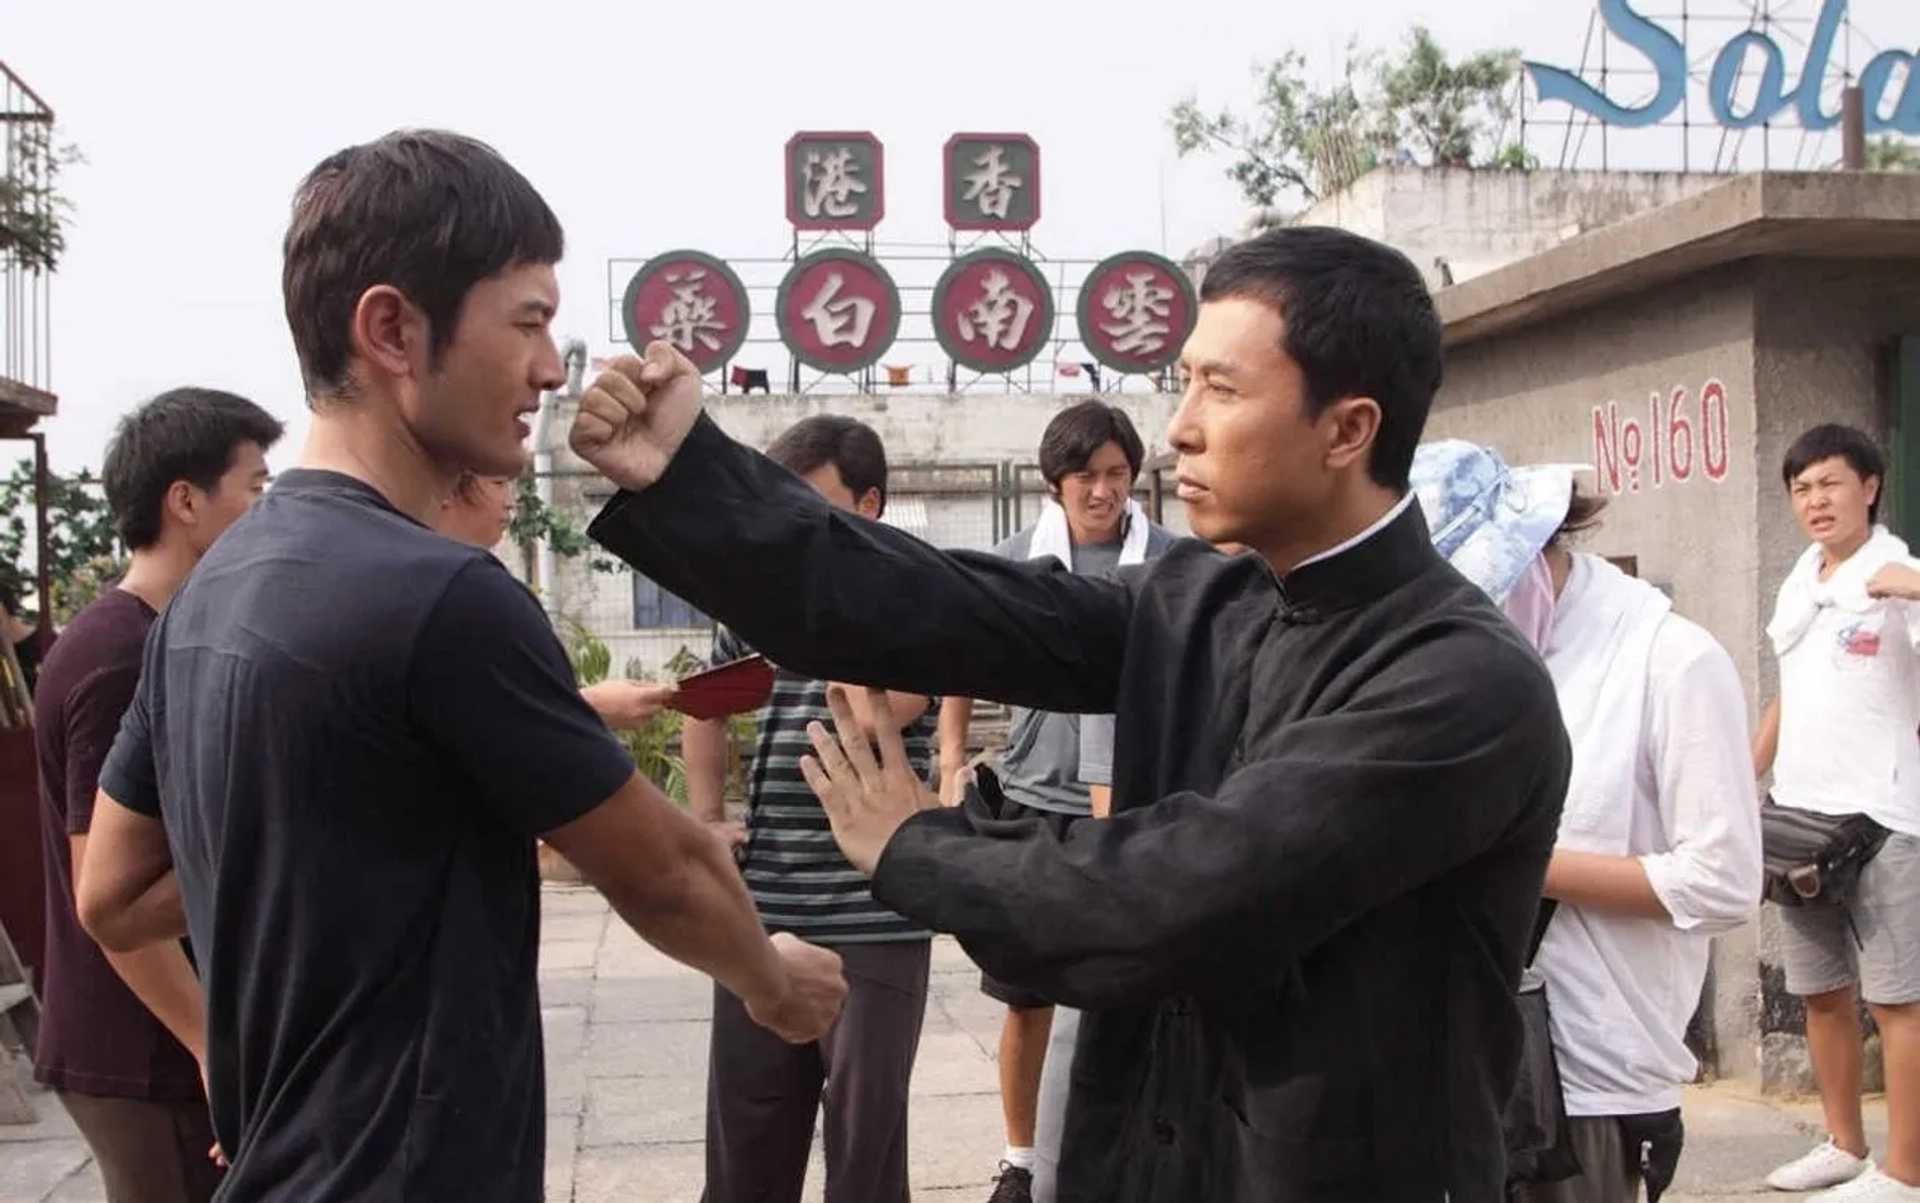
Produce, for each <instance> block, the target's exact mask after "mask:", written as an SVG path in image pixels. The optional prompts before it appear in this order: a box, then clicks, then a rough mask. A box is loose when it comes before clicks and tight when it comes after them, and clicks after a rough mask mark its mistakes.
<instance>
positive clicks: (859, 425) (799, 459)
mask: <svg viewBox="0 0 1920 1203" xmlns="http://www.w3.org/2000/svg"><path fill="white" fill-rule="evenodd" d="M767 458H768V459H771V460H772V461H773V462H775V463H777V464H779V465H780V466H781V467H783V468H785V469H786V470H787V471H789V472H791V473H793V474H794V475H795V476H805V475H807V474H808V473H811V472H817V471H819V470H820V469H821V468H824V467H826V466H827V465H828V464H832V465H833V466H834V468H835V470H837V471H838V472H839V473H840V482H841V483H842V484H844V485H846V486H847V491H848V492H850V493H852V494H853V496H854V499H855V500H859V499H860V498H862V497H865V496H866V495H867V491H868V490H869V489H878V490H880V511H881V512H882V513H885V512H886V509H887V449H886V447H885V446H884V445H882V444H881V442H880V436H879V435H877V434H875V433H874V430H873V427H871V426H868V425H867V424H866V423H864V422H856V421H855V420H854V419H852V418H848V417H843V416H841V415H839V414H815V415H814V416H813V417H811V418H802V419H800V420H799V421H798V422H795V423H794V424H793V425H792V426H789V427H787V429H786V430H785V431H783V432H781V434H780V437H779V438H776V439H775V440H773V442H772V443H771V444H770V445H769V446H768V447H767Z"/></svg>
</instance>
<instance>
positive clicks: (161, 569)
mask: <svg viewBox="0 0 1920 1203" xmlns="http://www.w3.org/2000/svg"><path fill="white" fill-rule="evenodd" d="M199 561H200V557H199V556H198V555H196V554H195V553H194V550H193V549H192V548H191V547H189V546H188V545H187V542H186V540H184V539H181V538H179V537H178V535H177V532H176V534H175V536H173V537H169V538H164V539H162V540H161V542H159V543H156V544H154V545H153V546H152V547H143V548H141V549H140V550H139V551H136V552H134V553H133V555H132V556H131V557H130V558H129V559H128V561H127V572H126V575H125V576H123V577H121V578H120V584H119V586H118V587H119V588H120V589H123V590H125V591H126V592H128V593H131V594H133V595H134V596H135V597H137V598H139V599H140V600H141V601H143V602H145V603H147V605H149V606H151V607H152V608H153V609H154V610H155V611H160V610H164V609H166V608H167V602H169V601H170V600H172V598H173V595H174V594H175V593H177V592H179V590H180V584H181V582H182V581H185V580H186V579H187V574H188V573H189V572H192V571H193V566H194V565H195V564H196V563H198V562H199Z"/></svg>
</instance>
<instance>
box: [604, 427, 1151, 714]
mask: <svg viewBox="0 0 1920 1203" xmlns="http://www.w3.org/2000/svg"><path fill="white" fill-rule="evenodd" d="M588 533H589V534H591V535H592V537H593V538H594V540H595V541H596V542H598V543H599V544H600V545H601V546H603V547H605V548H606V549H607V550H608V551H610V552H612V553H613V554H615V555H617V556H619V557H620V558H621V559H622V560H625V561H626V562H627V563H628V564H630V565H632V566H633V567H634V568H635V569H637V570H638V571H640V572H641V573H643V574H644V575H646V576H647V577H649V578H650V579H652V580H654V581H656V582H658V583H659V585H660V587H661V588H663V589H667V590H669V591H671V592H673V593H675V594H677V595H679V596H680V597H683V598H685V599H687V601H688V602H690V603H692V604H693V605H695V606H697V607H699V608H700V609H701V610H703V611H704V612H706V613H708V614H712V615H714V616H715V617H716V618H718V619H720V620H721V621H722V622H725V623H726V624H727V625H728V626H729V627H731V628H732V629H733V630H734V631H736V632H737V633H738V634H739V635H740V636H741V637H742V638H743V639H744V640H745V641H746V642H747V643H749V644H751V645H753V647H754V648H756V649H757V650H759V651H760V652H763V653H764V654H765V655H766V656H767V657H768V658H769V659H771V660H773V661H775V662H776V663H778V664H780V665H782V666H783V667H785V668H788V669H792V670H793V671H795V672H799V673H803V674H805V675H807V676H809V677H814V678H816V679H819V680H827V681H852V682H856V683H859V684H862V685H873V686H877V687H881V688H886V689H894V690H901V691H905V692H911V693H924V694H933V695H937V696H941V697H947V696H963V697H985V698H994V699H996V700H999V701H1006V702H1012V703H1015V704H1017V705H1023V706H1031V707H1034V708H1036V709H1041V710H1057V711H1066V712H1074V713H1078V712H1084V711H1091V712H1099V711H1107V710H1111V709H1113V705H1114V695H1115V693H1116V691H1117V689H1118V681H1119V674H1120V666H1121V659H1122V656H1123V653H1124V651H1125V647H1126V632H1127V621H1128V616H1129V614H1130V613H1131V610H1132V600H1131V594H1130V592H1129V588H1128V586H1127V585H1125V584H1122V583H1119V582H1116V581H1110V580H1102V579H1100V578H1096V577H1087V576H1076V575H1074V574H1073V573H1071V572H1068V571H1067V570H1066V569H1064V568H1062V567H1060V566H1058V565H1057V564H1052V563H1051V562H1048V563H1039V562H1014V561H1010V560H1006V559H1004V558H1002V557H999V556H994V555H990V554H987V553H974V552H952V553H948V552H941V551H938V550H936V549H934V548H933V547H931V546H929V545H928V544H926V543H924V542H922V541H921V540H919V539H916V538H914V537H913V536H912V535H910V534H907V533H906V532H904V531H898V530H894V529H893V528H891V527H888V526H885V525H883V524H881V523H878V522H871V521H868V520H866V519H864V518H860V517H858V516H856V515H851V514H846V513H843V512H841V511H839V510H837V509H835V508H834V507H833V506H831V505H830V504H828V503H827V502H826V501H825V500H823V499H822V498H821V497H820V496H819V495H818V494H817V493H815V492H814V491H813V490H812V489H811V488H808V487H807V485H806V484H805V483H803V482H802V481H801V480H800V479H799V478H798V477H797V476H794V475H793V474H792V473H791V472H788V471H787V470H786V469H784V468H782V467H780V466H779V465H777V464H775V463H774V462H773V461H772V460H769V459H767V458H766V457H765V456H762V455H759V454H757V453H755V452H753V451H750V450H748V449H747V448H745V447H742V446H740V445H739V444H738V443H735V442H733V441H732V440H731V439H729V438H727V437H726V436H725V435H724V434H722V433H721V432H720V428H719V427H718V426H716V425H715V424H714V422H713V420H712V419H711V418H709V417H704V416H703V417H702V418H701V419H700V420H699V421H698V422H697V423H696V424H695V426H694V428H693V431H692V433H690V434H689V435H688V436H687V440H686V442H685V443H684V444H683V445H682V446H681V448H680V450H679V452H678V454H676V455H675V457H674V459H673V463H672V466H671V467H670V468H668V470H667V472H666V474H665V475H664V476H662V477H661V479H660V480H659V482H658V483H656V484H654V485H653V486H652V487H650V488H648V489H646V490H645V491H644V492H641V493H625V492H623V493H620V494H618V495H616V496H615V497H614V498H613V500H611V501H609V502H608V503H607V505H606V507H605V508H604V509H602V510H601V512H600V514H599V516H598V517H596V518H595V519H594V521H593V523H592V525H591V526H590V527H589V528H588Z"/></svg>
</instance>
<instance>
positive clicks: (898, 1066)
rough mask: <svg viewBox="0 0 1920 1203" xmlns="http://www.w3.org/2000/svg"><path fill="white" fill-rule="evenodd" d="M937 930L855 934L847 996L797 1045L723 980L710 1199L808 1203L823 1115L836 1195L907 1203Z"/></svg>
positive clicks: (716, 1013)
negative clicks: (825, 1025) (872, 940)
mask: <svg viewBox="0 0 1920 1203" xmlns="http://www.w3.org/2000/svg"><path fill="white" fill-rule="evenodd" d="M931 950H932V945H931V943H930V942H929V941H927V940H909V941H901V942H898V943H888V944H846V945H841V946H839V947H837V948H835V950H834V951H836V952H838V953H839V954H840V956H841V959H842V961H843V962H844V964H845V967H846V975H847V1001H846V1005H845V1007H843V1008H842V1009H841V1012H840V1018H839V1019H837V1020H835V1021H834V1025H833V1027H832V1028H831V1029H830V1030H829V1031H828V1032H827V1034H826V1036H825V1038H823V1039H821V1040H820V1041H818V1042H816V1043H814V1044H788V1043H787V1042H786V1041H784V1040H782V1039H780V1037H778V1036H776V1035H774V1034H773V1033H772V1032H769V1031H767V1030H766V1029H765V1028H763V1027H761V1026H760V1025H759V1024H756V1023H755V1022H753V1020H752V1019H750V1018H748V1016H747V1009H746V1007H745V1006H744V1005H742V1004H741V1002H740V1000H739V999H737V998H735V997H734V996H733V995H732V994H730V993H728V992H727V991H726V990H725V989H723V988H721V987H719V986H715V987H714V992H713V1035H712V1042H711V1045H710V1046H709V1055H708V1061H707V1189H706V1191H705V1193H703V1194H702V1195H701V1199H702V1200H703V1201H704V1203H799V1200H800V1188H801V1186H802V1184H803V1183H804V1182H805V1181H806V1176H807V1158H808V1156H809V1155H810V1154H811V1153H812V1150H813V1128H814V1117H815V1115H816V1114H819V1115H820V1116H821V1119H822V1124H821V1127H822V1135H823V1137H824V1144H825V1150H826V1160H827V1194H826V1203H907V1199H908V1190H907V1085H908V1082H909V1081H910V1080H911V1078H912V1076H913V1059H914V1056H915V1055H916V1054H917V1053H918V1052H919V1050H920V1025H921V1022H922V1020H924V1019H925V1018H926V1012H927V971H928V963H929V956H930V953H931Z"/></svg>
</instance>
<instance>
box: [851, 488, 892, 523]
mask: <svg viewBox="0 0 1920 1203" xmlns="http://www.w3.org/2000/svg"><path fill="white" fill-rule="evenodd" d="M886 508H887V499H886V496H885V494H883V493H881V492H880V490H879V489H877V488H874V489H868V490H867V491H866V492H865V493H863V494H861V496H860V500H858V501H856V502H854V503H853V511H854V513H856V514H859V515H860V516H861V517H862V518H874V519H877V518H879V517H880V515H881V513H882V512H883V511H885V510H886Z"/></svg>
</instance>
